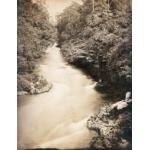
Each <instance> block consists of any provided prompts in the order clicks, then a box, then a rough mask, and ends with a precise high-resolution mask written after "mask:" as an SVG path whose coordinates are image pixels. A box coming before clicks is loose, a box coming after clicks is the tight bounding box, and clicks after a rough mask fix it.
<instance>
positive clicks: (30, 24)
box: [17, 0, 57, 94]
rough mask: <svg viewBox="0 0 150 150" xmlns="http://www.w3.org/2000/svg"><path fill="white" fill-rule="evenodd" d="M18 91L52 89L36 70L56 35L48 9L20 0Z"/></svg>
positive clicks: (29, 91) (29, 0) (30, 91)
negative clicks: (50, 21)
mask: <svg viewBox="0 0 150 150" xmlns="http://www.w3.org/2000/svg"><path fill="white" fill-rule="evenodd" d="M17 24H18V33H17V34H18V44H17V45H18V49H17V61H18V65H17V67H18V70H17V73H18V94H27V93H30V94H35V93H40V92H44V90H45V89H43V88H44V87H47V88H46V90H48V89H49V85H48V83H47V81H46V80H45V79H44V78H43V77H42V76H41V75H39V74H37V73H35V69H37V68H38V64H39V61H40V60H41V58H42V56H44V53H45V50H46V48H47V47H48V46H49V45H52V44H53V43H54V42H55V40H56V37H57V32H56V28H55V27H54V26H53V25H52V24H50V23H49V15H48V13H47V11H46V9H45V8H43V6H42V5H40V4H38V3H32V1H31V0H18V21H17Z"/></svg>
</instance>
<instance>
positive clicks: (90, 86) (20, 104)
mask: <svg viewBox="0 0 150 150" xmlns="http://www.w3.org/2000/svg"><path fill="white" fill-rule="evenodd" d="M17 149H18V150H132V0H17Z"/></svg>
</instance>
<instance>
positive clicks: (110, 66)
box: [57, 0, 132, 98]
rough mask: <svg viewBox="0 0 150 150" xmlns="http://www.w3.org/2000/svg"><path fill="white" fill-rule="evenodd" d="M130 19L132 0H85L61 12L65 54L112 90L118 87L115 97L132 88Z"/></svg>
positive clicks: (74, 63) (61, 36)
mask: <svg viewBox="0 0 150 150" xmlns="http://www.w3.org/2000/svg"><path fill="white" fill-rule="evenodd" d="M93 2H94V4H93ZM131 21H132V13H131V1H130V0H121V1H119V0H115V1H114V0H108V1H105V0H94V1H92V0H84V1H83V5H82V6H80V5H79V4H77V3H74V4H73V5H72V6H70V7H69V8H67V9H66V10H65V11H64V12H63V13H62V14H61V15H59V16H58V25H57V27H58V33H59V35H58V39H59V45H60V46H61V49H62V53H63V56H64V57H65V58H66V60H67V61H68V62H69V63H71V64H73V65H76V66H77V67H80V68H82V69H84V70H85V71H86V72H87V73H89V74H90V75H91V76H92V77H93V78H94V79H95V80H96V81H99V82H100V83H101V86H102V85H103V86H104V87H107V89H111V91H113V92H112V93H114V90H113V89H115V94H116V96H115V98H116V97H118V98H123V96H124V93H125V91H128V90H129V91H131V86H132V75H131V74H132V69H131V68H132V52H131V50H132V45H131V44H132V29H131V27H132V22H131ZM112 87H113V88H112ZM97 88H101V87H100V86H97ZM103 89H104V88H103ZM109 91H110V90H109ZM117 91H118V92H117ZM112 93H110V94H111V96H112Z"/></svg>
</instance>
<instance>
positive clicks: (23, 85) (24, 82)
mask: <svg viewBox="0 0 150 150" xmlns="http://www.w3.org/2000/svg"><path fill="white" fill-rule="evenodd" d="M51 88H52V84H51V83H48V82H47V81H46V79H44V78H43V76H40V75H36V74H32V75H22V76H21V77H20V76H18V92H17V95H33V94H41V93H44V92H48V91H49V90H50V89H51Z"/></svg>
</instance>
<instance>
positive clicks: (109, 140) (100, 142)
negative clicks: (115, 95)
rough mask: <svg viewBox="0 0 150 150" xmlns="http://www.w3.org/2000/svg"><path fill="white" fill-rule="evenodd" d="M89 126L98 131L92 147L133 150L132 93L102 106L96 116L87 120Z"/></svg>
mask: <svg viewBox="0 0 150 150" xmlns="http://www.w3.org/2000/svg"><path fill="white" fill-rule="evenodd" d="M87 127H88V128H89V129H90V130H93V131H95V132H96V133H97V136H96V137H94V138H93V139H92V141H91V147H93V148H98V149H102V150H103V149H119V150H122V149H124V150H131V143H132V140H131V139H132V99H130V93H127V94H126V98H125V100H121V101H119V102H116V103H114V104H111V105H109V106H105V107H103V108H101V110H100V112H99V113H98V114H97V115H96V116H92V117H91V118H89V120H88V121H87Z"/></svg>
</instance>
